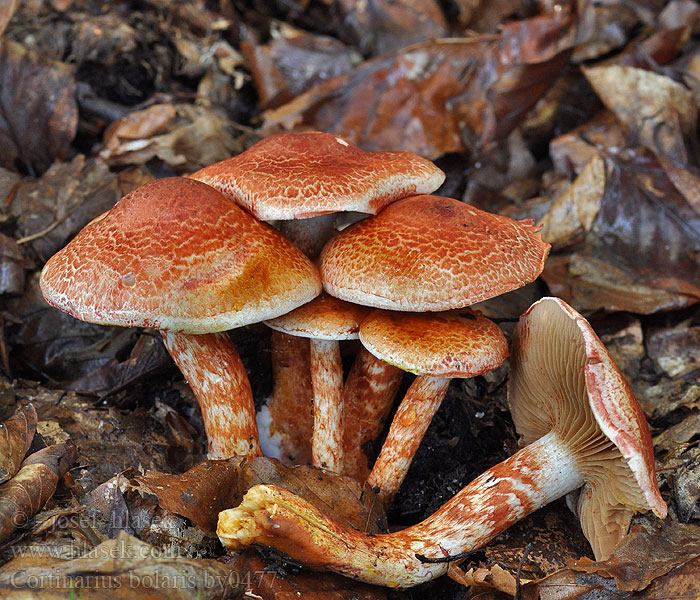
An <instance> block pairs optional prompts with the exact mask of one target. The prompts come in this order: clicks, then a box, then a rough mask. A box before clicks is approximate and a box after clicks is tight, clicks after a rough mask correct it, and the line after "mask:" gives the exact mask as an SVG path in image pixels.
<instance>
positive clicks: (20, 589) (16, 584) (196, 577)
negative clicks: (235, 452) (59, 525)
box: [0, 532, 243, 600]
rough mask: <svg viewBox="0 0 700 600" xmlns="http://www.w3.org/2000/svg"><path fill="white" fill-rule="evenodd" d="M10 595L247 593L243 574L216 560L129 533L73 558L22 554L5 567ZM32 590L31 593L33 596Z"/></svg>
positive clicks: (200, 597)
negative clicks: (171, 550)
mask: <svg viewBox="0 0 700 600" xmlns="http://www.w3.org/2000/svg"><path fill="white" fill-rule="evenodd" d="M0 590H2V594H3V597H5V598H8V599H15V598H25V599H26V598H32V599H35V600H50V599H58V598H66V597H68V596H69V594H70V595H74V596H75V597H76V598H81V599H85V600H110V599H113V598H117V597H118V598H123V599H124V600H195V599H196V600H224V599H226V598H236V597H239V595H242V593H243V588H242V585H241V577H240V575H239V573H238V572H237V571H235V570H234V569H232V568H231V567H229V566H227V565H225V564H223V563H221V562H217V561H214V560H208V559H191V558H185V557H180V556H173V555H168V554H166V553H163V552H162V551H161V550H159V549H158V548H156V547H154V546H151V545H149V544H147V543H145V542H142V541H140V540H138V539H137V538H135V537H133V536H130V535H129V534H127V533H125V532H120V533H119V534H118V535H117V537H116V539H113V540H107V541H106V542H103V543H101V544H100V545H98V546H96V547H94V548H93V549H92V550H90V551H89V552H88V553H86V554H85V555H83V556H81V557H79V558H75V559H73V560H61V559H56V558H55V557H54V556H52V555H51V552H50V551H49V552H46V553H45V554H44V555H41V553H39V552H38V551H35V552H32V553H31V554H29V555H28V556H19V557H17V558H15V559H13V560H12V561H10V562H9V563H7V564H5V565H4V566H3V567H2V568H0ZM30 594H31V595H30Z"/></svg>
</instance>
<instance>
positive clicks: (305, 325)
mask: <svg viewBox="0 0 700 600" xmlns="http://www.w3.org/2000/svg"><path fill="white" fill-rule="evenodd" d="M370 310H371V309H369V308H367V307H366V306H360V305H359V304H352V303H351V302H345V301H344V300H339V299H338V298H334V297H333V296H329V295H328V294H321V295H320V296H318V297H316V298H314V299H313V300H312V301H311V302H307V303H306V304H304V305H302V306H300V307H298V308H295V309H294V310H293V311H291V312H288V313H287V314H286V315H282V316H281V317H277V318H276V319H270V320H269V321H265V324H266V325H267V326H268V327H271V328H272V329H276V330H277V331H282V332H283V333H288V334H289V335H296V336H299V337H307V338H314V339H318V340H356V339H357V338H358V337H359V331H360V323H361V322H362V320H363V319H364V318H365V317H366V316H367V314H368V313H369V311H370Z"/></svg>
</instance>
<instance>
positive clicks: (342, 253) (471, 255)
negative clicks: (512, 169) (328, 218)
mask: <svg viewBox="0 0 700 600" xmlns="http://www.w3.org/2000/svg"><path fill="white" fill-rule="evenodd" d="M538 231H539V229H538V228H537V227H534V226H533V222H532V220H531V219H528V220H524V221H514V220H513V219H509V218H508V217H503V216H501V215H495V214H492V213H488V212H485V211H483V210H479V209H478V208H474V207H473V206H469V205H468V204H465V203H464V202H460V201H459V200H454V199H453V198H442V197H440V196H428V195H421V196H412V197H410V198H404V199H402V200H397V201H396V202H394V203H393V204H391V205H389V206H387V207H386V208H385V209H384V210H382V211H381V212H380V213H379V214H377V215H376V216H374V217H368V218H366V219H364V220H363V221H360V222H359V223H355V224H354V225H352V226H350V227H348V228H347V229H346V230H345V231H343V232H342V233H340V234H339V235H337V236H336V237H335V238H333V239H331V240H330V241H329V242H328V243H327V244H326V246H325V247H324V249H323V252H322V253H321V263H320V265H321V267H320V268H321V277H322V279H323V287H324V288H325V290H326V292H328V293H329V294H331V295H332V296H336V297H337V298H341V299H343V300H347V301H348V302H355V303H356V304H364V305H366V306H373V307H375V308H384V309H388V310H401V311H413V312H427V311H444V310H452V309H458V308H463V307H465V306H469V305H471V304H474V303H476V302H480V301H482V300H486V299H488V298H493V297H494V296H499V295H500V294H504V293H505V292H509V291H511V290H514V289H517V288H519V287H522V286H523V285H525V284H526V283H530V282H531V281H534V280H535V279H536V278H537V277H538V275H539V274H540V273H541V272H542V269H543V268H544V261H545V259H546V258H547V254H548V252H549V248H550V246H549V244H547V243H546V242H543V241H542V240H541V239H540V236H539V235H538Z"/></svg>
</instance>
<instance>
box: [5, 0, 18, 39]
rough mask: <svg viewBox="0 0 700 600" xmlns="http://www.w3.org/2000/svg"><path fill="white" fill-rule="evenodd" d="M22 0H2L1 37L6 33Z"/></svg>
mask: <svg viewBox="0 0 700 600" xmlns="http://www.w3.org/2000/svg"><path fill="white" fill-rule="evenodd" d="M20 4H22V0H0V37H2V34H3V33H5V29H6V28H7V25H8V23H9V22H10V19H11V18H12V15H14V14H15V13H16V12H17V9H18V8H19V6H20Z"/></svg>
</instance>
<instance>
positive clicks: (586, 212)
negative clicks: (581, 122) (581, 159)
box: [538, 154, 606, 250]
mask: <svg viewBox="0 0 700 600" xmlns="http://www.w3.org/2000/svg"><path fill="white" fill-rule="evenodd" d="M605 179H606V174H605V161H604V160H603V158H602V157H601V156H600V155H598V154H596V155H595V156H593V158H592V159H591V160H590V162H589V163H588V164H587V165H586V167H585V168H584V169H583V171H581V174H580V175H579V176H578V177H577V178H576V180H575V181H574V182H573V183H572V184H571V185H570V186H569V188H568V189H567V190H566V192H564V193H563V194H562V195H561V196H560V197H559V198H557V200H555V201H554V204H552V207H551V208H550V209H549V212H547V214H546V215H545V217H544V219H542V221H540V223H538V224H539V225H541V226H542V239H543V240H544V241H546V242H549V243H550V244H552V249H553V250H558V249H560V248H563V247H566V246H569V245H571V244H574V243H576V242H577V241H579V240H580V239H581V238H582V237H583V236H585V234H586V233H587V232H588V231H589V230H590V228H591V225H592V223H593V220H594V219H595V218H596V216H597V215H598V211H599V210H600V205H601V202H602V200H603V194H604V193H605Z"/></svg>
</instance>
